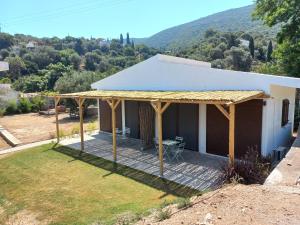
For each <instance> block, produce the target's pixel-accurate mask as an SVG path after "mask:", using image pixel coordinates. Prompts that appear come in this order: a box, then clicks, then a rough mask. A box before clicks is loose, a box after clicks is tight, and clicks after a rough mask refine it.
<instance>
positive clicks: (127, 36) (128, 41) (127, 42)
mask: <svg viewBox="0 0 300 225" xmlns="http://www.w3.org/2000/svg"><path fill="white" fill-rule="evenodd" d="M126 44H127V45H130V38H129V33H128V32H127V34H126Z"/></svg>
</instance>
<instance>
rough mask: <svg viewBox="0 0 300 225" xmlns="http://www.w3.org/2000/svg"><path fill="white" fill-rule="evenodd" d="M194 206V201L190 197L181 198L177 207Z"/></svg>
mask: <svg viewBox="0 0 300 225" xmlns="http://www.w3.org/2000/svg"><path fill="white" fill-rule="evenodd" d="M190 206H192V202H191V200H190V199H189V198H179V199H178V201H177V209H183V208H188V207H190Z"/></svg>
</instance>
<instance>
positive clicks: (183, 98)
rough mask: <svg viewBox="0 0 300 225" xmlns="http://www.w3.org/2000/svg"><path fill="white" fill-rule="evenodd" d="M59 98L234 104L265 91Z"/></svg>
mask: <svg viewBox="0 0 300 225" xmlns="http://www.w3.org/2000/svg"><path fill="white" fill-rule="evenodd" d="M56 97H59V98H87V99H98V98H99V99H104V100H108V99H118V100H135V101H162V102H178V103H206V104H232V103H239V102H243V101H248V100H251V99H255V98H264V97H266V95H265V94H264V92H263V91H129V90H128V91H115V90H114V91H110V90H98V91H86V92H78V93H70V94H60V95H56Z"/></svg>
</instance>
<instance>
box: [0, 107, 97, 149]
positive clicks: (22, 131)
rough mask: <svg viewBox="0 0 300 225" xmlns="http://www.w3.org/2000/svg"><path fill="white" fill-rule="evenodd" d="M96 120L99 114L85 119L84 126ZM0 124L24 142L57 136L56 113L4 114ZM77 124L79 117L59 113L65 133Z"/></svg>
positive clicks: (60, 123) (61, 128)
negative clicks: (73, 117) (74, 117)
mask: <svg viewBox="0 0 300 225" xmlns="http://www.w3.org/2000/svg"><path fill="white" fill-rule="evenodd" d="M95 120H97V116H96V117H90V118H87V119H86V120H85V121H84V122H85V124H84V127H85V128H87V126H88V124H89V123H91V122H92V121H95ZM0 124H1V125H2V126H3V127H4V128H6V129H7V130H8V131H9V132H10V133H11V134H12V135H14V136H15V137H16V138H18V139H19V140H20V141H21V142H22V144H26V143H32V142H36V141H42V140H47V139H51V138H54V137H55V133H56V125H55V115H50V116H45V115H39V114H38V113H28V114H19V115H12V116H4V117H2V118H0ZM76 126H77V127H78V126H79V119H71V118H70V117H69V114H67V113H61V114H59V128H60V130H63V131H64V133H68V132H71V130H72V129H73V128H74V127H76ZM95 126H96V127H95V128H96V129H97V128H98V123H97V122H95ZM0 143H1V142H0ZM0 145H1V144H0ZM0 148H1V147H0Z"/></svg>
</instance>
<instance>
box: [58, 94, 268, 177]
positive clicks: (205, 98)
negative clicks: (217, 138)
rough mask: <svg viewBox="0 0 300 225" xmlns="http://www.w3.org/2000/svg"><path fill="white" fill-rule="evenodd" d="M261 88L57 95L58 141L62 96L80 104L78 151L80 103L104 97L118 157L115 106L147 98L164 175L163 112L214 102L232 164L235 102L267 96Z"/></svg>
mask: <svg viewBox="0 0 300 225" xmlns="http://www.w3.org/2000/svg"><path fill="white" fill-rule="evenodd" d="M267 97H268V96H267V95H265V94H264V92H263V91H131V90H128V91H109V90H101V91H87V92H79V93H70V94H60V95H56V96H55V97H54V98H55V112H56V134H57V142H58V143H59V123H58V110H57V106H58V104H59V102H60V100H61V99H67V98H68V99H75V100H76V102H77V104H78V106H79V117H80V138H81V152H83V151H84V130H83V104H84V101H85V100H86V99H96V100H102V101H106V102H107V103H108V105H109V106H110V108H111V112H112V121H111V122H112V138H113V141H112V146H113V147H112V150H113V156H114V161H115V162H116V161H117V144H116V143H117V141H116V138H117V137H116V108H117V106H118V105H119V103H120V102H121V101H124V100H125V101H126V100H132V101H148V102H150V103H151V105H152V107H153V109H154V110H155V113H156V117H157V120H156V123H157V124H156V126H157V128H158V142H159V161H160V175H161V176H163V144H162V141H163V140H162V134H163V132H162V130H163V127H162V115H163V113H164V112H165V111H166V109H167V108H168V106H169V105H170V104H171V103H192V104H213V105H215V106H216V107H217V108H218V109H219V110H220V112H222V114H223V115H224V116H225V117H226V118H227V119H228V120H229V137H228V138H229V146H228V148H229V163H231V164H232V165H233V164H234V145H235V106H236V104H239V103H242V102H245V101H249V100H253V99H261V98H267Z"/></svg>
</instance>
